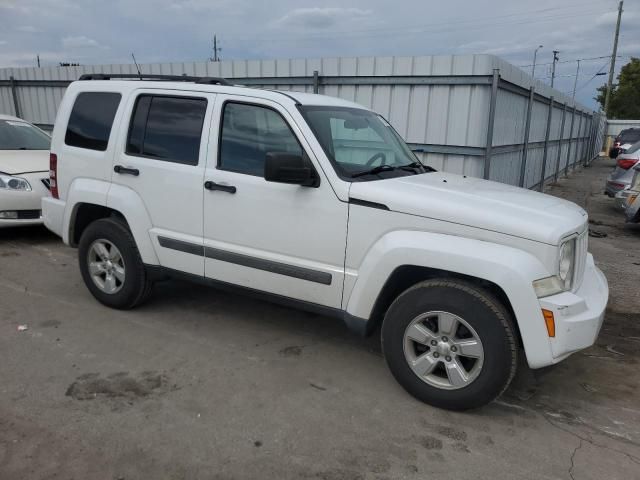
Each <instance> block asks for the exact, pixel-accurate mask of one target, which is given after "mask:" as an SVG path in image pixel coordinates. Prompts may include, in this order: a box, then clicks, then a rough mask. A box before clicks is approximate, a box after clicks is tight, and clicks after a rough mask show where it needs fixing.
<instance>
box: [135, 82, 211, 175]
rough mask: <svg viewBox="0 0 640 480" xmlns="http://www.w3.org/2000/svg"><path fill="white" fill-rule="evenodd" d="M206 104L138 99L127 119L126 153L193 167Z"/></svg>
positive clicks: (189, 99)
mask: <svg viewBox="0 0 640 480" xmlns="http://www.w3.org/2000/svg"><path fill="white" fill-rule="evenodd" d="M206 110H207V100H206V99H204V98H193V97H168V96H160V95H140V96H139V97H138V98H137V100H136V105H135V107H134V110H133V115H132V116H131V125H130V127H129V135H128V137H127V149H126V152H127V154H129V155H137V156H142V157H148V158H155V159H158V160H164V161H167V162H175V163H182V164H185V165H197V164H198V157H199V154H200V139H201V137H202V125H203V123H204V115H205V112H206Z"/></svg>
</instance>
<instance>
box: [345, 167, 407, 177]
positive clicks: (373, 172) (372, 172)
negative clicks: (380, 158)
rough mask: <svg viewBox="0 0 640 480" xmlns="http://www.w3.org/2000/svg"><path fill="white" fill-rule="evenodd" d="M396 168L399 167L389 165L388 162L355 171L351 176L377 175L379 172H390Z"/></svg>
mask: <svg viewBox="0 0 640 480" xmlns="http://www.w3.org/2000/svg"><path fill="white" fill-rule="evenodd" d="M396 168H398V167H394V166H393V165H387V164H384V165H378V166H377V167H373V168H370V169H369V170H364V171H362V172H357V173H353V174H352V175H351V178H356V177H362V176H364V175H377V174H378V173H381V172H390V171H392V170H395V169H396Z"/></svg>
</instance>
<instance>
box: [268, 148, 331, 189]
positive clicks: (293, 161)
mask: <svg viewBox="0 0 640 480" xmlns="http://www.w3.org/2000/svg"><path fill="white" fill-rule="evenodd" d="M264 179H265V180H266V181H267V182H278V183H289V184H291V185H301V186H303V187H317V186H319V185H320V178H319V177H318V174H317V173H316V171H315V169H314V168H313V165H311V162H310V161H309V159H308V158H307V157H306V155H296V154H295V153H286V152H269V153H267V156H266V158H265V162H264Z"/></svg>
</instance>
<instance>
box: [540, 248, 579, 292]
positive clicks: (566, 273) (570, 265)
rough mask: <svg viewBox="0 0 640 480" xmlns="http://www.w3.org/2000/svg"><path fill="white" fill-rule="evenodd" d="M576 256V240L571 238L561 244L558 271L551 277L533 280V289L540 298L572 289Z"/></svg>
mask: <svg viewBox="0 0 640 480" xmlns="http://www.w3.org/2000/svg"><path fill="white" fill-rule="evenodd" d="M575 258H576V240H575V238H574V239H573V240H569V241H566V242H564V243H563V244H562V245H560V255H559V257H558V273H557V275H553V276H551V277H546V278H541V279H539V280H536V281H534V282H533V289H534V290H535V292H536V296H537V297H538V298H542V297H548V296H549V295H555V294H556V293H561V292H566V291H567V290H571V286H572V283H573V270H574V266H575Z"/></svg>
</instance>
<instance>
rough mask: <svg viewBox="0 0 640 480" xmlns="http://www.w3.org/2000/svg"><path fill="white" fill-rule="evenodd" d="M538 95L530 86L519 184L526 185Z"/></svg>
mask: <svg viewBox="0 0 640 480" xmlns="http://www.w3.org/2000/svg"><path fill="white" fill-rule="evenodd" d="M535 95H536V87H531V88H529V102H528V103H527V119H526V121H525V124H524V140H523V142H524V144H523V148H522V162H521V163H520V182H519V185H520V186H521V187H524V176H525V173H526V170H527V155H528V154H529V133H530V132H531V110H532V107H533V100H534V97H535Z"/></svg>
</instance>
